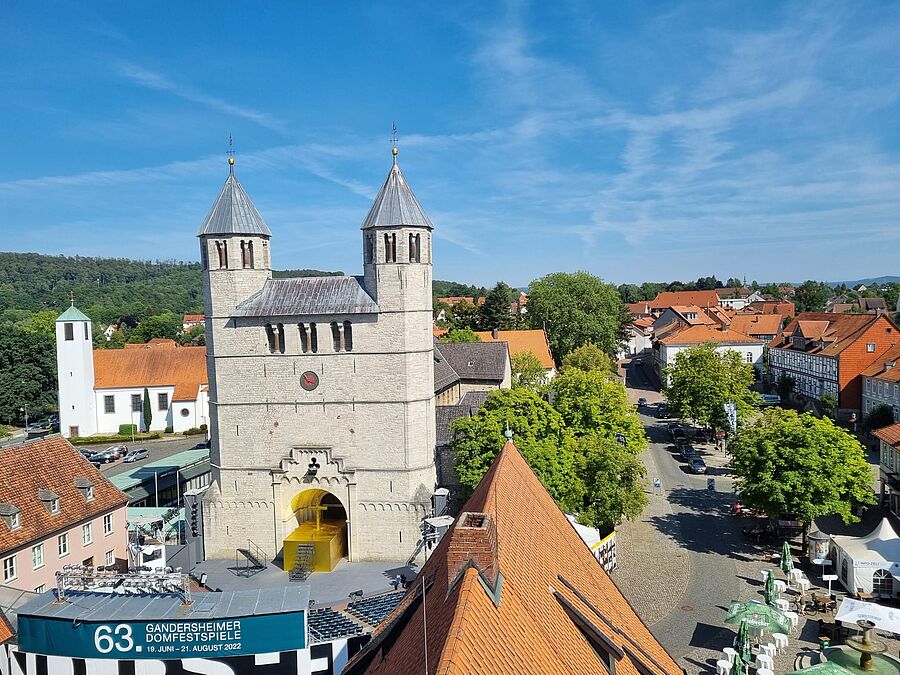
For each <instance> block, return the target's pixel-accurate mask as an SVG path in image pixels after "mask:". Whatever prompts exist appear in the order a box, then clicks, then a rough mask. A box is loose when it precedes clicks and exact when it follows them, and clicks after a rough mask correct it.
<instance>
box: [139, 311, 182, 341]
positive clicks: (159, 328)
mask: <svg viewBox="0 0 900 675" xmlns="http://www.w3.org/2000/svg"><path fill="white" fill-rule="evenodd" d="M181 330H182V318H181V317H180V316H178V315H177V314H175V313H173V312H165V313H163V314H157V315H155V316H149V317H147V318H146V319H144V320H143V321H141V322H140V323H139V324H138V325H137V326H136V327H135V328H133V329H132V330H131V331H129V333H128V341H129V342H132V343H138V344H143V343H145V342H149V341H150V340H152V339H153V338H168V339H170V340H175V339H177V338H178V336H179V335H180V334H181Z"/></svg>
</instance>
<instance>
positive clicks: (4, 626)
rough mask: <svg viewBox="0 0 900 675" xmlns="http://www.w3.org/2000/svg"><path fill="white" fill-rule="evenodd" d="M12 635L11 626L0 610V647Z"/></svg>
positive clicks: (13, 633)
mask: <svg viewBox="0 0 900 675" xmlns="http://www.w3.org/2000/svg"><path fill="white" fill-rule="evenodd" d="M14 635H15V632H13V629H12V625H11V624H10V623H9V619H7V618H6V615H5V614H4V613H3V611H2V610H0V645H2V644H3V643H4V642H6V641H7V640H9V639H10V638H11V637H13V636H14Z"/></svg>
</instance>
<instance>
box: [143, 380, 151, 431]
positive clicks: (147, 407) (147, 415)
mask: <svg viewBox="0 0 900 675" xmlns="http://www.w3.org/2000/svg"><path fill="white" fill-rule="evenodd" d="M141 417H143V420H144V431H150V425H151V424H153V406H152V405H151V404H150V391H149V390H148V389H147V387H144V401H143V407H142V411H141Z"/></svg>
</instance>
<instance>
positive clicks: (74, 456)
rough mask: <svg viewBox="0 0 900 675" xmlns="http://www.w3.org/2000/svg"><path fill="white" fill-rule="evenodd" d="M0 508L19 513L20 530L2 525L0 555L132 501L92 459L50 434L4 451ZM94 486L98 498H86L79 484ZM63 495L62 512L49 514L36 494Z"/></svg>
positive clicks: (0, 462) (1, 455) (1, 452)
mask: <svg viewBox="0 0 900 675" xmlns="http://www.w3.org/2000/svg"><path fill="white" fill-rule="evenodd" d="M0 476H3V480H2V481H0V504H11V505H13V506H15V507H16V508H18V509H19V523H20V525H19V527H18V528H16V529H15V530H10V529H9V528H7V527H6V526H5V525H4V524H2V523H0V554H2V553H4V552H6V551H10V550H12V549H16V548H19V547H21V546H24V545H26V544H28V543H29V542H32V541H36V540H39V539H43V538H45V537H47V536H48V535H50V534H51V533H53V532H55V531H56V530H59V529H62V528H65V527H71V526H73V525H75V524H76V523H79V522H81V521H84V520H88V519H91V518H96V517H97V516H99V515H100V514H103V513H107V512H108V511H110V510H111V509H114V508H116V507H118V506H123V505H125V504H126V503H127V502H128V497H126V496H125V493H123V492H120V491H119V490H118V489H117V488H116V487H115V486H113V484H112V483H110V482H109V481H108V480H107V479H106V478H105V477H104V476H103V474H101V473H100V472H99V471H97V469H96V468H94V466H93V465H91V463H90V462H89V461H87V460H86V459H85V458H84V457H82V456H81V454H80V453H79V452H78V451H77V450H76V449H75V448H73V447H72V445H71V444H70V443H69V441H67V440H66V439H65V438H63V437H62V436H50V437H48V438H42V439H40V440H35V441H29V442H27V443H21V444H19V445H10V446H7V447H5V448H2V449H0ZM78 478H86V479H87V480H89V481H90V482H91V483H92V484H93V488H94V498H93V499H91V500H90V501H88V500H86V499H85V497H84V496H83V495H82V494H81V492H80V491H79V490H78V488H76V487H75V480H76V479H78ZM40 490H49V491H50V492H53V493H55V494H56V495H58V496H59V509H60V510H59V513H57V514H52V515H51V514H50V512H49V511H48V510H47V508H46V507H45V506H44V504H43V502H41V500H40V499H38V491H40Z"/></svg>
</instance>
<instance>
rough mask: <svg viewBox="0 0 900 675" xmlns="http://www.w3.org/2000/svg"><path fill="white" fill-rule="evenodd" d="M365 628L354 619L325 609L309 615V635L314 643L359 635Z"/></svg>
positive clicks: (315, 610) (313, 611) (316, 610)
mask: <svg viewBox="0 0 900 675" xmlns="http://www.w3.org/2000/svg"><path fill="white" fill-rule="evenodd" d="M362 632H363V627H362V626H360V625H359V624H358V623H356V622H355V621H353V620H352V619H350V618H348V617H346V616H344V615H343V614H340V613H339V612H335V611H334V610H333V609H330V608H328V607H324V608H322V609H314V610H312V611H311V612H310V613H309V634H310V637H311V638H312V639H313V641H314V642H324V641H327V640H335V639H337V638H340V637H347V636H348V635H359V634H360V633H362Z"/></svg>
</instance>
